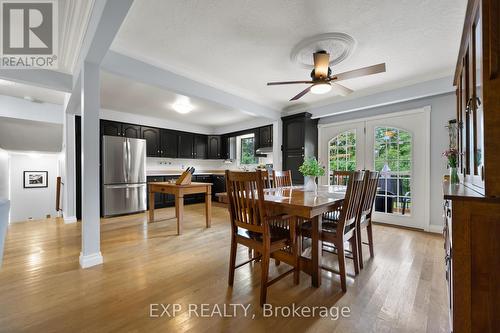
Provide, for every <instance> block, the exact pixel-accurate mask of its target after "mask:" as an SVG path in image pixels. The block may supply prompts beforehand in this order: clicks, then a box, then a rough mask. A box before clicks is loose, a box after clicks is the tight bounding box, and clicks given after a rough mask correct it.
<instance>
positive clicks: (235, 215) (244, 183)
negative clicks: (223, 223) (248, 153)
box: [226, 170, 265, 233]
mask: <svg viewBox="0 0 500 333" xmlns="http://www.w3.org/2000/svg"><path fill="white" fill-rule="evenodd" d="M226 190H227V196H228V199H229V212H230V215H231V224H232V226H233V228H234V229H236V230H237V228H238V227H241V228H244V229H247V230H251V231H254V232H258V233H263V232H264V230H263V227H262V221H263V220H264V214H265V210H264V191H263V180H262V174H261V171H256V172H233V171H229V170H226Z"/></svg>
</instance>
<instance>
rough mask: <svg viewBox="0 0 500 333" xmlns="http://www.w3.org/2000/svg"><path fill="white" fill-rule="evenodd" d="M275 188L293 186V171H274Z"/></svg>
mask: <svg viewBox="0 0 500 333" xmlns="http://www.w3.org/2000/svg"><path fill="white" fill-rule="evenodd" d="M273 183H274V186H273V187H285V186H292V171H290V170H286V171H276V170H273Z"/></svg>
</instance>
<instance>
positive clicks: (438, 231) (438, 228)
mask: <svg viewBox="0 0 500 333" xmlns="http://www.w3.org/2000/svg"><path fill="white" fill-rule="evenodd" d="M428 231H429V232H434V233H436V234H442V233H443V226H442V225H435V224H431V225H429V230H428Z"/></svg>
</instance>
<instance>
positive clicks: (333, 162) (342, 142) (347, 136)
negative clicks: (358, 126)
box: [329, 129, 356, 184]
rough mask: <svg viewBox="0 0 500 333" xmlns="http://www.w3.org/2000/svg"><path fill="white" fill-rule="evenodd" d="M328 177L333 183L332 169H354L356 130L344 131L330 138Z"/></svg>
mask: <svg viewBox="0 0 500 333" xmlns="http://www.w3.org/2000/svg"><path fill="white" fill-rule="evenodd" d="M329 162H330V163H329V164H330V165H329V167H330V168H329V178H330V184H333V183H334V180H333V172H334V171H356V130H355V129H352V130H349V131H345V132H344V133H341V134H339V135H337V136H336V137H334V138H333V139H331V140H330V143H329Z"/></svg>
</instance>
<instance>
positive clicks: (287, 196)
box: [216, 185, 346, 287]
mask: <svg viewBox="0 0 500 333" xmlns="http://www.w3.org/2000/svg"><path fill="white" fill-rule="evenodd" d="M345 192H346V187H345V186H340V185H320V186H318V188H317V190H316V191H306V190H305V189H304V187H303V186H287V187H278V188H269V189H264V204H265V206H266V209H267V210H268V211H269V212H270V214H273V215H277V214H287V215H291V216H295V217H296V219H294V220H295V221H296V223H297V221H299V220H309V221H311V225H312V230H311V256H310V257H305V256H303V253H304V252H302V253H301V255H300V269H301V271H303V272H305V273H306V274H309V275H310V276H311V284H312V286H314V287H319V286H320V285H321V257H322V249H321V245H320V239H321V230H322V228H321V224H322V217H323V213H326V212H329V211H334V210H337V209H338V207H339V206H341V205H342V203H343V201H344V197H345ZM216 196H217V197H218V198H219V202H222V203H226V204H229V199H228V196H227V193H217V194H216Z"/></svg>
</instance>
